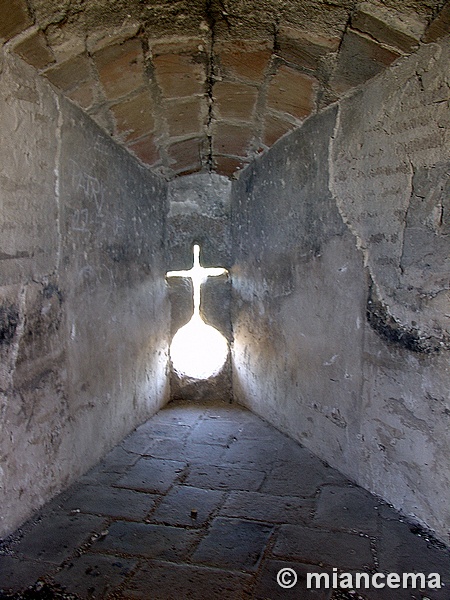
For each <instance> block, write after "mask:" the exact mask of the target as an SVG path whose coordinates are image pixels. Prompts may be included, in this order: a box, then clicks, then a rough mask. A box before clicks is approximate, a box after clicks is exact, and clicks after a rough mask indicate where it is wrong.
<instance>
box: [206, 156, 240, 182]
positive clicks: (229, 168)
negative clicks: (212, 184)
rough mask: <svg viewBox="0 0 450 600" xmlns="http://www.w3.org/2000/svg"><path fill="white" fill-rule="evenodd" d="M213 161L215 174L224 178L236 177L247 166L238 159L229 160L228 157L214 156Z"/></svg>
mask: <svg viewBox="0 0 450 600" xmlns="http://www.w3.org/2000/svg"><path fill="white" fill-rule="evenodd" d="M213 160H214V165H215V172H216V173H218V174H219V175H225V176H226V177H233V176H235V175H237V174H238V173H239V171H240V170H241V169H243V168H244V167H245V166H246V164H247V163H245V162H244V161H242V160H240V159H239V158H231V157H230V156H218V155H214V157H213Z"/></svg>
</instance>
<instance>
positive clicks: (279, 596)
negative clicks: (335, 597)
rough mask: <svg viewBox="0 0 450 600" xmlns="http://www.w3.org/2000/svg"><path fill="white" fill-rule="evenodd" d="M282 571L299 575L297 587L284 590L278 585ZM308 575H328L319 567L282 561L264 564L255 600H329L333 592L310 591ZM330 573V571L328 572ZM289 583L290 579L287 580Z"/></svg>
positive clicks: (322, 590)
mask: <svg viewBox="0 0 450 600" xmlns="http://www.w3.org/2000/svg"><path fill="white" fill-rule="evenodd" d="M282 569H292V571H294V572H295V574H296V575H297V583H296V585H295V586H293V587H291V588H287V589H283V588H282V587H280V585H279V584H278V583H277V575H278V573H279V572H280V571H281V570H282ZM307 573H327V571H326V570H325V569H321V568H320V567H318V566H317V565H304V564H302V563H298V562H292V561H291V562H289V561H282V560H268V561H266V562H265V563H263V565H262V568H261V572H260V575H259V578H258V583H257V585H256V588H255V590H254V592H253V595H254V596H253V597H254V598H255V600H266V599H267V598H270V599H271V600H297V599H298V598H302V599H303V598H304V599H305V600H329V599H330V598H331V594H332V590H331V589H329V590H327V589H318V590H317V589H310V588H308V586H307V579H306V576H307ZM328 573H329V571H328ZM287 581H288V582H289V579H288V580H287Z"/></svg>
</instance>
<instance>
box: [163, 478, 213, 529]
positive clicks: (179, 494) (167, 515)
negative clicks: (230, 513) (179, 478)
mask: <svg viewBox="0 0 450 600" xmlns="http://www.w3.org/2000/svg"><path fill="white" fill-rule="evenodd" d="M223 499H224V494H223V492H219V491H218V490H204V489H200V488H195V487H190V486H186V485H178V486H174V487H173V488H172V489H171V490H170V492H169V493H168V494H167V495H166V496H165V498H164V500H163V501H162V502H161V504H159V506H158V508H157V509H156V510H155V512H154V513H153V514H152V517H151V520H152V521H156V522H158V523H164V524H165V525H178V526H180V525H182V526H184V527H186V526H188V527H202V526H203V525H204V524H205V523H206V522H208V521H209V519H210V516H211V513H212V512H215V511H216V510H217V509H218V507H219V505H220V504H221V503H222V501H223Z"/></svg>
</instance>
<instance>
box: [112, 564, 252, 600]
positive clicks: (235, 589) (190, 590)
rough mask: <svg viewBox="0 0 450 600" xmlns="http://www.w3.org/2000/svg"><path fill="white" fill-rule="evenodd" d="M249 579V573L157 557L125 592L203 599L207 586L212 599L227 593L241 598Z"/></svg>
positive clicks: (160, 599) (169, 599)
mask: <svg viewBox="0 0 450 600" xmlns="http://www.w3.org/2000/svg"><path fill="white" fill-rule="evenodd" d="M249 583H250V576H249V575H245V574H243V573H238V572H236V571H234V572H230V571H224V570H220V569H212V568H209V567H200V566H194V565H175V564H173V563H165V562H159V561H158V562H157V561H154V562H151V563H148V564H147V565H145V566H144V567H143V568H141V569H139V570H138V571H137V573H136V574H135V576H134V577H133V578H132V580H131V581H130V582H128V583H127V585H126V587H125V589H124V594H125V595H130V596H131V597H139V598H141V597H142V598H145V597H146V595H147V594H148V591H149V590H152V598H153V599H154V600H173V598H174V597H179V598H183V597H188V598H190V599H191V600H203V599H204V597H205V593H206V590H207V594H208V598H211V600H221V599H222V598H224V597H226V598H227V599H229V600H240V599H241V598H242V597H243V594H245V592H246V588H247V586H248V584H249Z"/></svg>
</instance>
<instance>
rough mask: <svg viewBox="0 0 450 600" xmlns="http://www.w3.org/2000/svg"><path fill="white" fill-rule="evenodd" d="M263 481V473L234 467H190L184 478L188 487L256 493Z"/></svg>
mask: <svg viewBox="0 0 450 600" xmlns="http://www.w3.org/2000/svg"><path fill="white" fill-rule="evenodd" d="M263 480H264V472H263V471H256V470H254V469H253V470H250V469H240V468H235V467H228V466H223V467H217V466H214V465H192V466H191V467H190V469H189V474H188V476H187V478H186V482H185V483H187V484H188V485H192V486H194V487H199V488H204V489H207V490H226V489H233V488H234V489H242V490H249V491H256V490H258V489H259V488H260V486H261V483H262V482H263Z"/></svg>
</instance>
